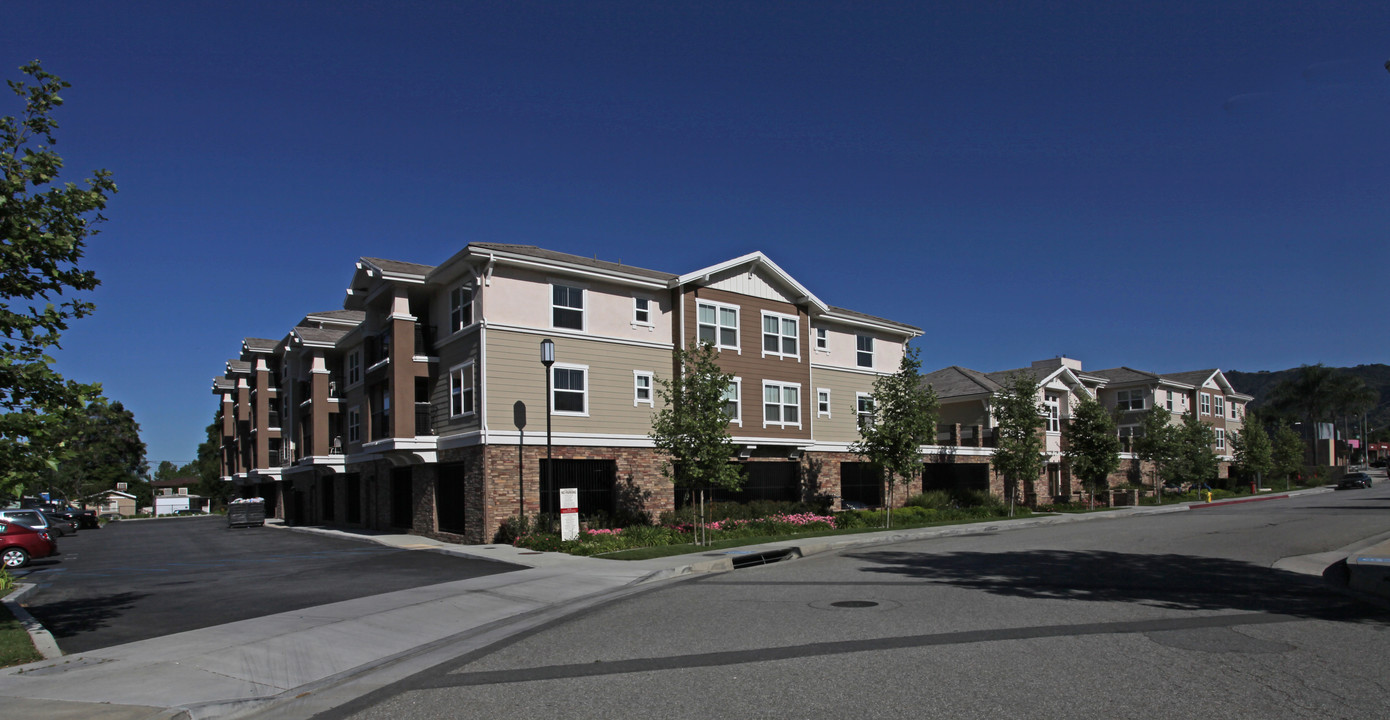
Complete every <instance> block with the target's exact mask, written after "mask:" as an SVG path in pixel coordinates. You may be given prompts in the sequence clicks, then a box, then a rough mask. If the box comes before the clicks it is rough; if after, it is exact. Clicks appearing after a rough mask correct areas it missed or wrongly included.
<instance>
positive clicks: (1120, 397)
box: [1115, 390, 1146, 410]
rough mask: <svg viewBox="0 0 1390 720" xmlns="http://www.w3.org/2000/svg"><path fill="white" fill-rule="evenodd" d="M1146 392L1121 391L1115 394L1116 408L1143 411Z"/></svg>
mask: <svg viewBox="0 0 1390 720" xmlns="http://www.w3.org/2000/svg"><path fill="white" fill-rule="evenodd" d="M1145 394H1146V391H1144V390H1121V391H1119V392H1117V393H1115V407H1116V408H1117V409H1119V410H1143V409H1144V395H1145Z"/></svg>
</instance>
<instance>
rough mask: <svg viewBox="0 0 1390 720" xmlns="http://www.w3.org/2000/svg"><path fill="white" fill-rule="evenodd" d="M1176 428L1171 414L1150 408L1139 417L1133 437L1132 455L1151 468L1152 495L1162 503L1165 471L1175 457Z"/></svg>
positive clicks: (1176, 443)
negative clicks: (1137, 431)
mask: <svg viewBox="0 0 1390 720" xmlns="http://www.w3.org/2000/svg"><path fill="white" fill-rule="evenodd" d="M1177 431H1178V429H1177V427H1175V426H1174V425H1173V413H1172V411H1170V410H1167V409H1165V408H1163V407H1160V406H1158V405H1154V406H1151V407H1150V408H1149V409H1148V410H1146V411H1144V414H1143V415H1140V416H1139V434H1138V435H1136V436H1135V437H1134V440H1133V442H1134V454H1135V455H1136V456H1137V457H1138V458H1139V462H1140V463H1141V464H1142V463H1149V464H1150V466H1152V467H1153V478H1154V495H1155V496H1157V497H1158V501H1159V502H1163V487H1162V483H1163V479H1164V475H1165V471H1166V470H1167V469H1168V467H1169V466H1170V465H1172V463H1173V460H1174V459H1176V457H1177V452H1178V447H1177V446H1178V437H1177Z"/></svg>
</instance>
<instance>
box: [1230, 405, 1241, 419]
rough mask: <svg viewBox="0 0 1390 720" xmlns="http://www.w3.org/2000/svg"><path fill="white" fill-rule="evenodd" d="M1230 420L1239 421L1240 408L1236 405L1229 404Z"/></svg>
mask: <svg viewBox="0 0 1390 720" xmlns="http://www.w3.org/2000/svg"><path fill="white" fill-rule="evenodd" d="M1231 419H1232V420H1239V419H1240V406H1239V405H1237V404H1236V403H1231Z"/></svg>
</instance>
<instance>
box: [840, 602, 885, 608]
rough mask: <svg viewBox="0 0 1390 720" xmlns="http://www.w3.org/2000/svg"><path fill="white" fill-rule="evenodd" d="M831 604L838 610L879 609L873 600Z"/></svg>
mask: <svg viewBox="0 0 1390 720" xmlns="http://www.w3.org/2000/svg"><path fill="white" fill-rule="evenodd" d="M830 604H831V606H833V607H837V608H871V607H878V603H876V602H874V601H873V600H840V601H839V602H833V603H830Z"/></svg>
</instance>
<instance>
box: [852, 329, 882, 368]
mask: <svg viewBox="0 0 1390 720" xmlns="http://www.w3.org/2000/svg"><path fill="white" fill-rule="evenodd" d="M859 338H867V339H868V340H869V349H868V350H860V349H859ZM874 345H876V343H875V342H874V336H873V335H865V334H864V333H855V335H854V366H855V367H859V368H868V369H869V370H873V369H874V363H875V362H876V361H877V360H878V357H877V355H878V350H877V348H875V347H874ZM862 352H867V353H868V354H869V364H868V365H860V364H859V353H862Z"/></svg>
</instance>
